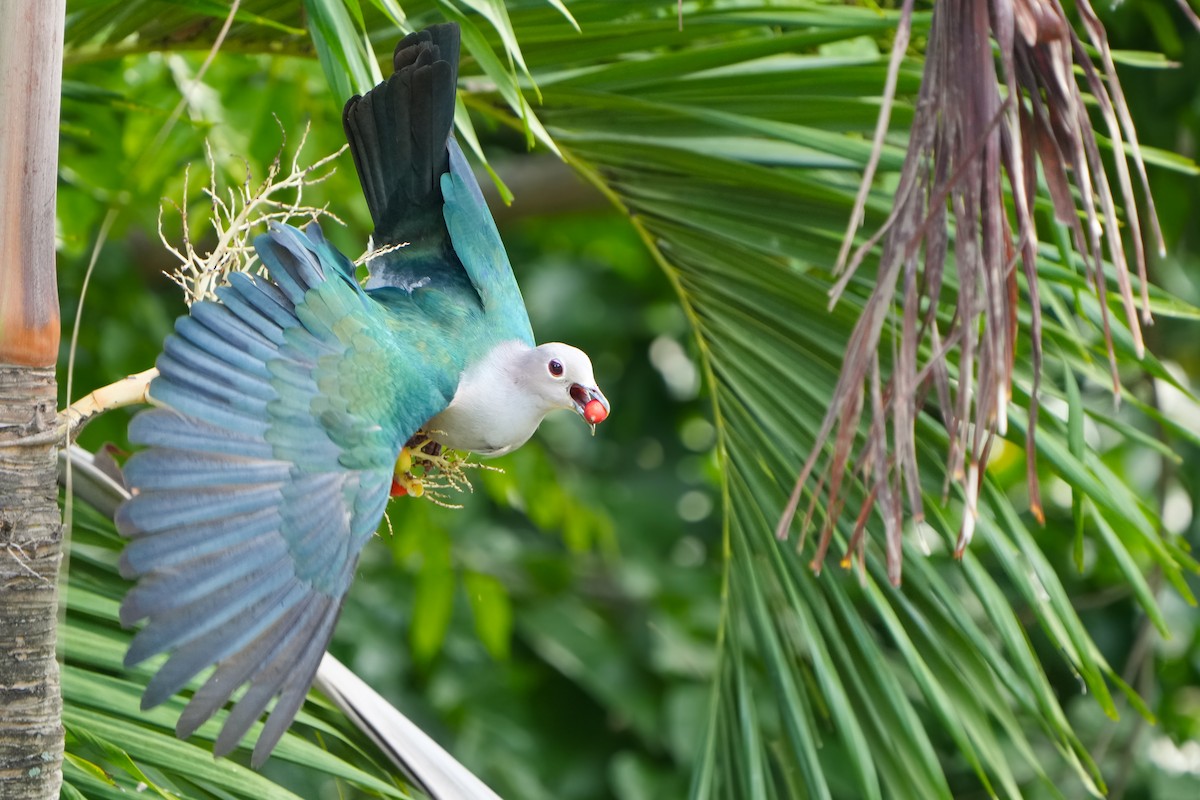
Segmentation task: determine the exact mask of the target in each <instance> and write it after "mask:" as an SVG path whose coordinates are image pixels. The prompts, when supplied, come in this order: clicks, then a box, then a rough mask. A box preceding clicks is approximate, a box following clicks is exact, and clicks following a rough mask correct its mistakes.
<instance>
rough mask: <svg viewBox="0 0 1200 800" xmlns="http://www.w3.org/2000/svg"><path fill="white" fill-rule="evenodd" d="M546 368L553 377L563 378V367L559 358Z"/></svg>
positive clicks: (551, 361) (553, 359)
mask: <svg viewBox="0 0 1200 800" xmlns="http://www.w3.org/2000/svg"><path fill="white" fill-rule="evenodd" d="M546 368H547V369H549V370H550V374H551V375H553V376H554V377H556V378H561V377H562V374H563V365H562V362H561V361H559V360H558V359H557V358H552V359H550V363H549V364H547V365H546Z"/></svg>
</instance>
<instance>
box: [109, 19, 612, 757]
mask: <svg viewBox="0 0 1200 800" xmlns="http://www.w3.org/2000/svg"><path fill="white" fill-rule="evenodd" d="M458 52H459V32H458V28H457V26H455V25H439V26H435V27H432V28H430V29H428V30H425V31H421V32H418V33H414V34H411V35H409V36H407V37H405V39H404V40H403V41H401V42H400V44H399V45H398V46H397V48H396V53H395V57H394V64H395V74H393V75H392V76H391V78H389V79H388V80H387V81H386V82H384V83H382V84H380V85H379V86H376V87H375V88H374V89H372V90H371V91H370V92H368V93H367V95H366V96H365V97H354V98H352V99H351V100H350V101H349V102H348V103H347V104H346V108H345V112H344V114H343V120H344V124H345V128H346V135H347V137H348V138H349V141H350V150H351V152H352V153H353V156H354V164H355V166H356V167H357V169H358V175H359V180H360V181H361V183H362V186H363V191H364V192H365V193H366V197H367V204H368V206H369V207H370V211H371V217H372V220H373V221H374V223H375V231H374V235H373V237H372V241H373V244H372V247H373V248H376V251H377V252H379V253H380V254H379V255H377V256H376V257H375V258H374V259H373V260H371V261H370V262H369V264H368V269H369V272H370V278H369V280H368V281H367V285H366V288H365V289H364V288H362V287H360V286H359V284H358V283H357V281H356V280H355V276H354V265H353V264H352V263H351V262H350V261H349V260H348V259H347V258H346V257H345V256H343V255H342V254H341V253H339V252H338V251H337V250H335V249H334V248H333V247H332V246H331V245H330V244H329V243H328V242H327V241H326V240H325V238H324V237H323V236H322V235H321V230H320V228H319V227H318V226H317V225H316V224H315V223H314V224H311V225H309V226H308V228H307V229H306V230H305V231H304V232H301V231H299V230H297V229H295V228H292V227H288V226H281V225H276V226H273V227H272V228H271V230H270V231H269V232H268V233H266V234H264V235H262V236H260V237H258V239H257V240H256V241H255V249H256V250H257V251H258V255H259V258H260V259H261V260H262V263H263V264H264V265H265V266H266V268H267V270H268V272H269V275H270V280H261V279H257V280H256V279H254V278H251V277H249V276H248V275H245V274H241V273H234V274H233V275H231V276H230V285H229V286H226V287H223V288H221V289H218V290H217V296H218V298H219V302H198V303H195V304H194V305H193V306H192V308H191V312H190V314H189V315H188V316H185V317H182V318H181V319H180V320H179V321H178V322H177V323H176V325H175V333H174V335H172V336H170V337H169V338H168V339H167V341H166V343H165V345H164V347H163V353H162V355H161V356H159V358H158V362H157V366H158V371H159V375H158V377H157V378H155V380H154V382H153V383H152V384H151V387H150V396H151V398H152V399H153V400H154V401H155V403H156V404H158V405H159V406H161V407H159V408H155V409H151V410H147V411H143V412H141V413H140V414H138V415H137V416H136V417H135V418H134V420H133V422H132V423H131V424H130V427H129V438H130V440H131V441H133V442H135V443H138V444H142V445H146V446H147V448H146V449H145V450H143V451H141V452H139V453H137V454H136V455H134V456H133V457H132V458H130V459H129V462H128V463H127V465H126V467H125V476H126V479H127V481H128V483H129V486H130V487H131V490H132V492H133V495H134V496H133V498H132V499H131V500H129V501H128V502H126V503H125V504H124V505H122V506H121V508H120V510H119V511H118V513H117V524H118V526H119V528H120V530H121V532H122V533H123V534H124V535H125V536H128V537H129V538H130V539H131V540H132V541H131V542H130V543H129V545H128V546H127V547H126V548H125V552H124V554H123V555H122V558H121V567H122V571H123V572H124V574H125V575H127V576H129V577H136V578H137V579H138V583H137V586H136V587H135V588H134V589H132V590H131V591H130V592H129V594H128V596H127V597H126V598H125V602H124V603H123V604H122V606H121V621H122V623H123V624H125V625H132V624H134V623H136V622H138V621H139V620H143V619H146V620H148V623H147V624H146V625H145V627H143V628H142V629H141V630H140V631H139V632H138V633H137V635H136V636H135V637H134V640H133V643H132V644H131V646H130V648H129V653H128V654H127V656H126V658H125V662H126V664H127V665H134V664H137V663H139V662H141V661H143V660H145V659H146V658H148V657H150V656H152V655H154V654H156V653H160V652H164V651H169V652H170V653H171V655H170V658H168V659H167V661H166V662H165V663H164V664H163V665H162V667H161V668H160V669H159V670H158V672H157V673H156V674H155V675H154V677H153V679H151V681H150V683H149V685H148V686H147V687H146V693H145V696H144V697H143V699H142V707H143V708H149V707H151V706H155V705H157V704H159V703H162V702H163V701H164V700H166V699H168V698H169V697H171V696H172V695H173V694H175V693H176V692H177V691H179V690H180V689H181V688H183V687H184V686H185V685H186V684H187V683H188V682H189V681H190V680H192V679H193V678H194V677H195V676H197V675H198V674H199V673H201V672H202V671H204V670H205V669H206V668H208V667H210V666H215V667H216V669H215V670H213V671H212V673H211V674H210V675H209V676H208V678H207V680H206V681H205V682H204V684H203V685H202V686H201V687H200V688H199V689H198V690H197V691H196V692H195V694H194V695H193V696H192V698H191V700H190V702H189V703H188V705H187V708H186V709H185V710H184V712H183V714H182V716H181V717H180V719H179V723H178V725H177V727H176V732H177V733H178V734H179V735H180V736H181V737H182V736H188V735H190V734H191V733H192V732H193V731H195V730H196V729H197V728H198V727H199V726H200V725H201V724H203V723H204V722H205V721H206V720H208V719H209V718H210V717H212V716H213V714H214V713H215V712H216V711H217V710H218V709H220V708H221V707H222V706H224V705H225V703H226V702H227V701H229V700H230V698H231V696H233V694H234V692H235V691H237V690H238V689H240V688H242V687H243V686H245V687H246V690H245V692H244V693H242V694H241V695H240V697H239V698H238V700H237V702H236V704H235V705H234V706H233V709H232V711H231V712H230V714H229V716H228V719H227V720H226V722H225V725H224V728H223V729H222V731H221V733H220V736H219V737H218V738H217V741H216V745H215V747H214V751H215V753H216V754H217V755H223V754H225V753H228V752H230V751H231V750H233V749H234V748H235V747H236V746H237V745H238V743H239V742H240V740H241V739H242V737H243V735H244V734H245V733H246V732H247V731H248V730H249V729H250V727H251V725H252V724H253V723H254V722H255V721H256V720H258V718H259V717H260V716H261V715H262V714H263V712H264V711H265V710H266V709H267V707H268V705H269V704H270V703H271V702H272V700H275V699H276V698H278V700H277V701H276V702H275V705H274V708H273V709H272V711H271V714H270V716H269V718H268V720H267V722H266V724H265V726H264V728H263V731H262V734H261V735H260V736H259V738H258V742H257V744H256V746H255V748H254V755H253V763H254V764H255V766H257V765H260V764H262V762H263V761H265V760H266V758H267V756H268V755H269V753H270V752H271V749H272V748H273V747H274V746H275V744H276V743H277V742H278V741H279V738H280V737H281V736H282V735H283V733H284V731H285V730H286V729H287V727H288V726H289V725H290V724H291V721H292V719H293V718H294V717H295V715H296V712H297V711H298V710H299V708H300V706H301V704H302V703H303V702H304V697H305V695H306V694H307V692H308V688H309V685H310V684H311V683H312V680H313V676H314V674H315V673H316V671H317V666H318V664H319V663H320V661H321V656H322V654H323V653H324V652H325V648H326V646H327V645H328V643H329V639H330V637H331V635H332V632H333V627H334V624H335V623H336V621H337V618H338V613H339V612H340V610H341V606H342V601H343V600H344V598H345V596H346V591H347V590H348V589H349V587H350V582H351V580H352V579H353V577H354V570H355V565H356V564H357V563H358V557H359V552H360V551H361V550H362V547H363V545H364V544H366V542H367V540H368V539H370V538H371V537H372V536H373V535H374V533H375V530H376V528H377V527H378V525H379V522H380V519H381V518H382V516H383V511H384V507H385V506H386V505H387V503H388V499H389V495H390V494H391V493H392V491H391V490H392V486H393V483H392V481H393V470H394V469H395V465H396V462H397V459H398V457H399V456H400V454H401V451H402V449H403V448H404V446H405V444H406V443H407V442H408V441H409V440H410V438H412V437H413V436H414V434H416V433H417V432H418V431H422V432H424V434H425V435H426V436H429V437H431V438H432V439H433V440H434V441H435V442H437V443H439V444H441V445H444V446H446V447H450V448H455V449H461V450H470V451H473V452H476V453H481V454H486V455H499V454H502V453H507V452H509V451H510V450H513V449H514V448H517V447H520V446H521V445H522V444H523V443H524V442H525V441H527V440H528V439H529V437H530V436H532V435H533V432H534V431H535V430H536V429H537V427H538V424H539V423H540V422H541V421H542V418H543V417H545V416H546V414H547V413H549V412H551V411H553V410H555V409H559V408H562V409H569V410H574V411H576V412H578V413H579V414H580V415H581V416H583V417H584V418H585V419H586V420H587V421H588V422H590V423H592V424H593V425H594V424H595V423H597V422H600V421H602V420H603V419H604V418H605V417H607V415H608V401H607V400H606V399H605V398H604V395H603V394H602V393H601V392H600V390H599V389H598V388H597V386H596V380H595V378H594V377H593V376H592V365H591V362H590V361H589V359H588V357H587V356H586V355H585V354H584V353H583V352H581V351H580V350H577V349H576V348H574V347H570V346H568V345H565V344H558V343H552V344H544V345H541V346H535V345H534V340H533V333H532V331H531V330H530V325H529V317H528V315H527V314H526V311H525V305H524V302H523V301H522V299H521V293H520V290H519V289H518V288H517V283H516V280H515V279H514V277H513V273H512V268H511V267H510V265H509V262H508V257H507V255H506V254H505V251H504V245H503V244H502V243H501V241H500V237H499V234H498V233H497V232H496V226H495V223H494V222H493V220H492V217H491V215H490V214H489V212H488V209H487V206H486V205H485V204H484V200H483V196H482V194H481V193H480V191H479V186H478V184H477V183H476V182H475V179H474V177H473V176H472V173H471V170H470V169H469V167H468V166H467V162H466V160H465V158H464V157H463V153H462V150H461V149H460V148H459V146H458V143H457V142H456V141H455V140H454V137H453V136H452V135H451V126H452V125H453V121H454V105H455V90H456V85H457V79H458ZM389 245H396V246H395V247H388V246H389ZM399 245H405V246H402V247H401V246H399Z"/></svg>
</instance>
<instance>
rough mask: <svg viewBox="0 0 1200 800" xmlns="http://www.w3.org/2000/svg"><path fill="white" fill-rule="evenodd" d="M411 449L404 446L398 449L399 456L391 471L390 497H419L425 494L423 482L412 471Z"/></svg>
mask: <svg viewBox="0 0 1200 800" xmlns="http://www.w3.org/2000/svg"><path fill="white" fill-rule="evenodd" d="M412 470H413V454H412V449H411V448H409V447H408V446H405V447H403V448H401V449H400V457H399V458H397V459H396V468H395V469H394V470H393V471H392V497H404V496H405V495H408V496H409V497H421V496H422V495H424V494H425V482H424V481H422V480H421V479H420V478H418V477H416V476H414V475H413V473H412Z"/></svg>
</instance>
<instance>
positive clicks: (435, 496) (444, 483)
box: [413, 450, 504, 509]
mask: <svg viewBox="0 0 1200 800" xmlns="http://www.w3.org/2000/svg"><path fill="white" fill-rule="evenodd" d="M468 456H469V454H467V453H460V452H458V451H456V450H444V451H442V453H441V455H440V456H437V457H432V456H429V455H427V454H425V453H415V454H414V455H413V465H414V466H417V467H419V468H420V470H421V471H422V472H423V477H422V478H421V482H422V483H423V484H424V486H425V493H424V494H423V495H422V497H423V499H425V500H428V501H430V502H431V503H433V504H434V505H439V506H442V507H443V508H455V509H458V508H462V504H461V503H452V502H450V501H449V499H448V498H449V496H450V494H451V493H454V494H462V493H463V492H474V491H475V487H474V485H472V483H471V479H470V478H469V477H467V470H469V469H483V470H489V471H491V472H504V470H502V469H501V468H500V467H493V466H492V465H490V464H482V463H480V462H478V461H468V460H467V459H468Z"/></svg>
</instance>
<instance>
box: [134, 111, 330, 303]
mask: <svg viewBox="0 0 1200 800" xmlns="http://www.w3.org/2000/svg"><path fill="white" fill-rule="evenodd" d="M308 132H309V128H308V127H307V126H306V127H305V129H304V134H303V135H302V136H301V137H300V142H299V144H297V146H296V152H295V154H294V155H293V156H292V162H291V165H290V166H291V172H290V173H288V174H287V175H281V173H282V171H283V152H284V147H286V144H287V142H286V136H285V141H284V143H283V144H282V145H280V149H279V152H278V153H277V154H276V155H275V159H274V160H273V161H272V162H271V165H270V166H269V167H268V168H267V175H266V177H265V178H264V179H263V181H262V183H260V184H258V185H257V186H255V185H253V184H252V183H251V177H250V169H249V166H247V169H246V177H245V179H244V180H243V181H242V183H241V184H239V185H238V186H236V187H234V186H229V187H225V188H222V187H221V186H219V185H218V180H217V175H218V170H217V165H216V160H215V159H214V158H213V154H212V148H211V147H210V146H209V144H208V142H205V144H204V155H205V160H206V161H207V162H208V169H209V180H208V185H207V186H206V187H205V188H204V190H203V191H204V194H205V196H207V197H208V198H209V200H210V202H211V203H212V215H211V216H210V217H209V222H210V224H211V225H212V227H213V231H214V232H215V233H216V235H217V243H216V245H215V246H214V247H213V249H212V250H210V251H208V252H207V253H201V252H199V251H198V250H196V247H195V243H194V242H193V241H192V238H191V234H190V233H189V231H188V214H187V200H186V198H187V194H188V188H187V186H188V178H189V177H190V175H191V167H190V165H189V167H188V169H187V171H186V172H185V173H184V179H183V180H184V184H183V185H184V189H183V194H184V198H185V199H184V204H183V205H177V204H174V203H172V205H174V206H175V209H176V210H177V211H178V212H179V217H180V226H181V228H182V237H181V242H180V245H179V246H178V247H176V246H175V245H174V244H172V243H171V241H170V239H168V238H167V235H166V233H165V232H164V230H163V214H162V209H161V208H160V209H159V212H158V236H159V238H160V239H161V240H162V243H163V245H164V246H165V247H166V248H167V250H168V251H169V252H170V253H171V254H172V255H173V256H175V258H177V259H178V260H179V263H180V265H179V267H178V268H177V269H176V270H175V271H174V272H170V273H167V277H169V278H170V279H171V280H173V281H175V283H177V284H179V286H180V287H181V288H182V289H183V294H184V300H185V301H186V302H187V304H188V305H189V306H190V305H191V304H192V303H194V302H196V301H198V300H205V299H214V298H215V297H216V295H215V294H214V293H213V290H215V289H216V288H217V287H218V286H222V285H224V284H225V283H226V282H227V281H228V278H229V273H231V272H252V271H254V270H256V269H257V268H258V266H259V264H258V257H257V256H256V255H255V253H254V247H253V246H252V244H251V241H250V236H251V234H252V233H253V232H254V231H256V230H261V229H262V228H263V227H264V226H265V225H266V224H267V223H268V222H278V223H281V224H287V223H293V222H295V223H299V224H303V223H304V222H306V221H313V220H320V219H322V218H329V219H332V220H334V221H335V222H338V223H339V224H344V223H342V221H341V220H340V219H338V218H337V216H335V215H334V214H333V213H332V212H330V211H329V209H327V208H325V207H324V206H322V207H316V206H308V205H305V204H304V187H306V186H311V185H313V184H317V183H320V182H322V181H324V180H325V179H326V178H328V177H329V176H330V175H332V174H333V172H334V171H335V169H336V168H335V167H329V169H328V170H326V171H323V172H322V170H324V168H325V167H327V166H329V165H330V164H331V163H332V162H333V161H334V160H335V159H336V158H337V157H338V156H340V155H341V154H342V153H343V152H344V151H345V150H346V145H343V146H342V148H341V149H340V150H338V151H337V152H335V153H332V154H330V155H327V156H325V157H324V158H322V159H319V160H318V161H316V162H315V163H313V164H311V165H309V166H307V167H303V166H301V165H300V151H301V150H303V149H304V143H305V141H307V139H308Z"/></svg>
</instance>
